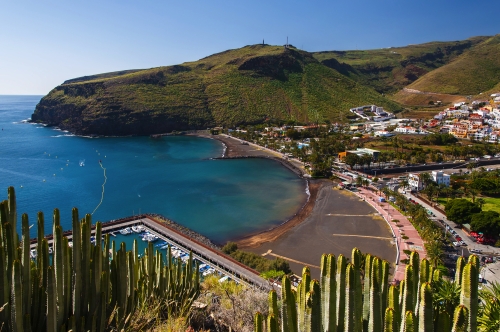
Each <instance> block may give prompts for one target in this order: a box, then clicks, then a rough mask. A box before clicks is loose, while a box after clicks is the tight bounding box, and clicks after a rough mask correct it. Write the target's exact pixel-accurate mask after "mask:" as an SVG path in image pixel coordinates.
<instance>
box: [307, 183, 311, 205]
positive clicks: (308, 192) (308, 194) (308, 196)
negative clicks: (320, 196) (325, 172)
mask: <svg viewBox="0 0 500 332" xmlns="http://www.w3.org/2000/svg"><path fill="white" fill-rule="evenodd" d="M306 194H307V200H308V201H309V198H311V192H310V191H309V181H306Z"/></svg>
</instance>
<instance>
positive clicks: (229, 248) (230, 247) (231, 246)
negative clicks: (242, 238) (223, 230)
mask: <svg viewBox="0 0 500 332" xmlns="http://www.w3.org/2000/svg"><path fill="white" fill-rule="evenodd" d="M236 250H238V245H237V244H236V243H234V242H231V241H229V242H228V243H226V245H225V246H224V247H222V252H223V253H225V254H228V255H231V254H232V253H233V252H235V251H236Z"/></svg>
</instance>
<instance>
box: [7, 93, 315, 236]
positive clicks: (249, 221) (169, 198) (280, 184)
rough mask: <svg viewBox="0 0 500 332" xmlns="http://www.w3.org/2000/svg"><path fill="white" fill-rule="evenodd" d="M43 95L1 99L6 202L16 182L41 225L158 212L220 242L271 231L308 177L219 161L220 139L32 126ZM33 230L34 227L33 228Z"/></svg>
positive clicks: (23, 206) (22, 203) (266, 164)
mask: <svg viewBox="0 0 500 332" xmlns="http://www.w3.org/2000/svg"><path fill="white" fill-rule="evenodd" d="M41 97H42V96H0V127H1V130H0V199H1V200H3V199H6V198H7V187H8V186H14V187H15V189H16V194H17V203H18V213H24V212H25V213H27V214H28V215H29V218H30V223H33V224H36V214H37V212H38V211H43V212H44V214H45V219H46V229H45V232H46V233H51V225H50V224H51V223H50V222H49V221H50V220H51V218H52V211H53V209H54V208H59V210H60V211H61V220H62V226H63V228H64V229H65V230H67V229H70V228H71V209H72V208H73V207H77V208H78V209H79V211H80V215H81V216H83V215H84V214H85V213H91V214H92V220H93V221H94V222H95V221H109V220H112V219H118V218H122V217H126V216H131V215H134V214H140V213H158V214H161V215H163V216H165V217H167V218H169V219H172V220H174V221H176V222H178V223H179V224H182V225H184V226H187V227H189V228H191V229H193V230H194V231H197V232H199V233H201V234H203V235H205V236H207V237H208V238H210V239H211V240H213V241H214V242H216V243H224V242H226V241H228V240H234V239H238V238H240V237H242V236H245V235H248V234H251V233H255V232H259V231H262V230H266V229H269V228H271V227H273V226H275V225H278V224H280V223H282V222H283V221H284V220H286V219H288V218H289V217H291V216H292V215H293V214H295V213H296V212H297V210H298V209H299V208H300V206H301V205H302V204H303V203H304V202H305V200H306V199H307V195H306V183H305V181H304V180H302V179H299V178H298V177H297V176H296V175H295V174H293V173H292V172H291V171H289V170H288V169H286V168H284V167H282V166H281V165H280V164H278V163H276V162H274V161H272V160H265V159H237V160H214V159H211V158H214V157H219V156H221V155H222V152H223V145H222V144H221V143H220V142H219V141H217V140H211V139H204V138H197V137H190V136H174V137H164V138H162V139H151V138H149V137H122V138H112V137H110V138H89V137H78V136H74V135H72V134H70V133H68V132H63V131H60V130H58V129H55V128H50V127H44V126H42V125H36V124H30V123H27V122H26V120H27V119H29V118H30V117H31V114H32V113H33V111H34V109H35V106H36V104H37V103H38V102H39V101H40V99H41ZM32 232H33V234H32V235H33V236H34V235H35V234H36V227H33V228H32Z"/></svg>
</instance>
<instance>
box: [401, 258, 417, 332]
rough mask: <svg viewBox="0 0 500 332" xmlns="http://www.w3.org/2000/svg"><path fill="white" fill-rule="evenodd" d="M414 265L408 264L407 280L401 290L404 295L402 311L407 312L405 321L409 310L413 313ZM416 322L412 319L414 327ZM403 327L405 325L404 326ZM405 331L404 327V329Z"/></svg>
mask: <svg viewBox="0 0 500 332" xmlns="http://www.w3.org/2000/svg"><path fill="white" fill-rule="evenodd" d="M413 277H414V273H413V266H411V265H407V266H406V271H405V280H404V281H405V282H404V288H403V289H402V290H401V292H402V296H403V299H402V300H403V301H402V303H401V313H405V321H406V319H407V314H406V313H407V312H408V311H411V313H412V315H413V310H412V309H413V308H414V307H413V297H414V296H413V283H414V282H413ZM414 324H415V322H413V321H412V328H413V327H414ZM402 327H403V326H402ZM402 331H403V329H402Z"/></svg>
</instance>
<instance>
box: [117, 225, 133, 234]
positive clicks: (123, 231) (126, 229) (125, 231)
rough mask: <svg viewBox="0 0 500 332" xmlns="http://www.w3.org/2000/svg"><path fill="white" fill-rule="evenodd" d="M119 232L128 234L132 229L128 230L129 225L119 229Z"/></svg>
mask: <svg viewBox="0 0 500 332" xmlns="http://www.w3.org/2000/svg"><path fill="white" fill-rule="evenodd" d="M119 232H120V234H121V235H129V234H130V233H132V231H131V230H130V227H127V228H124V229H120V231H119Z"/></svg>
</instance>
